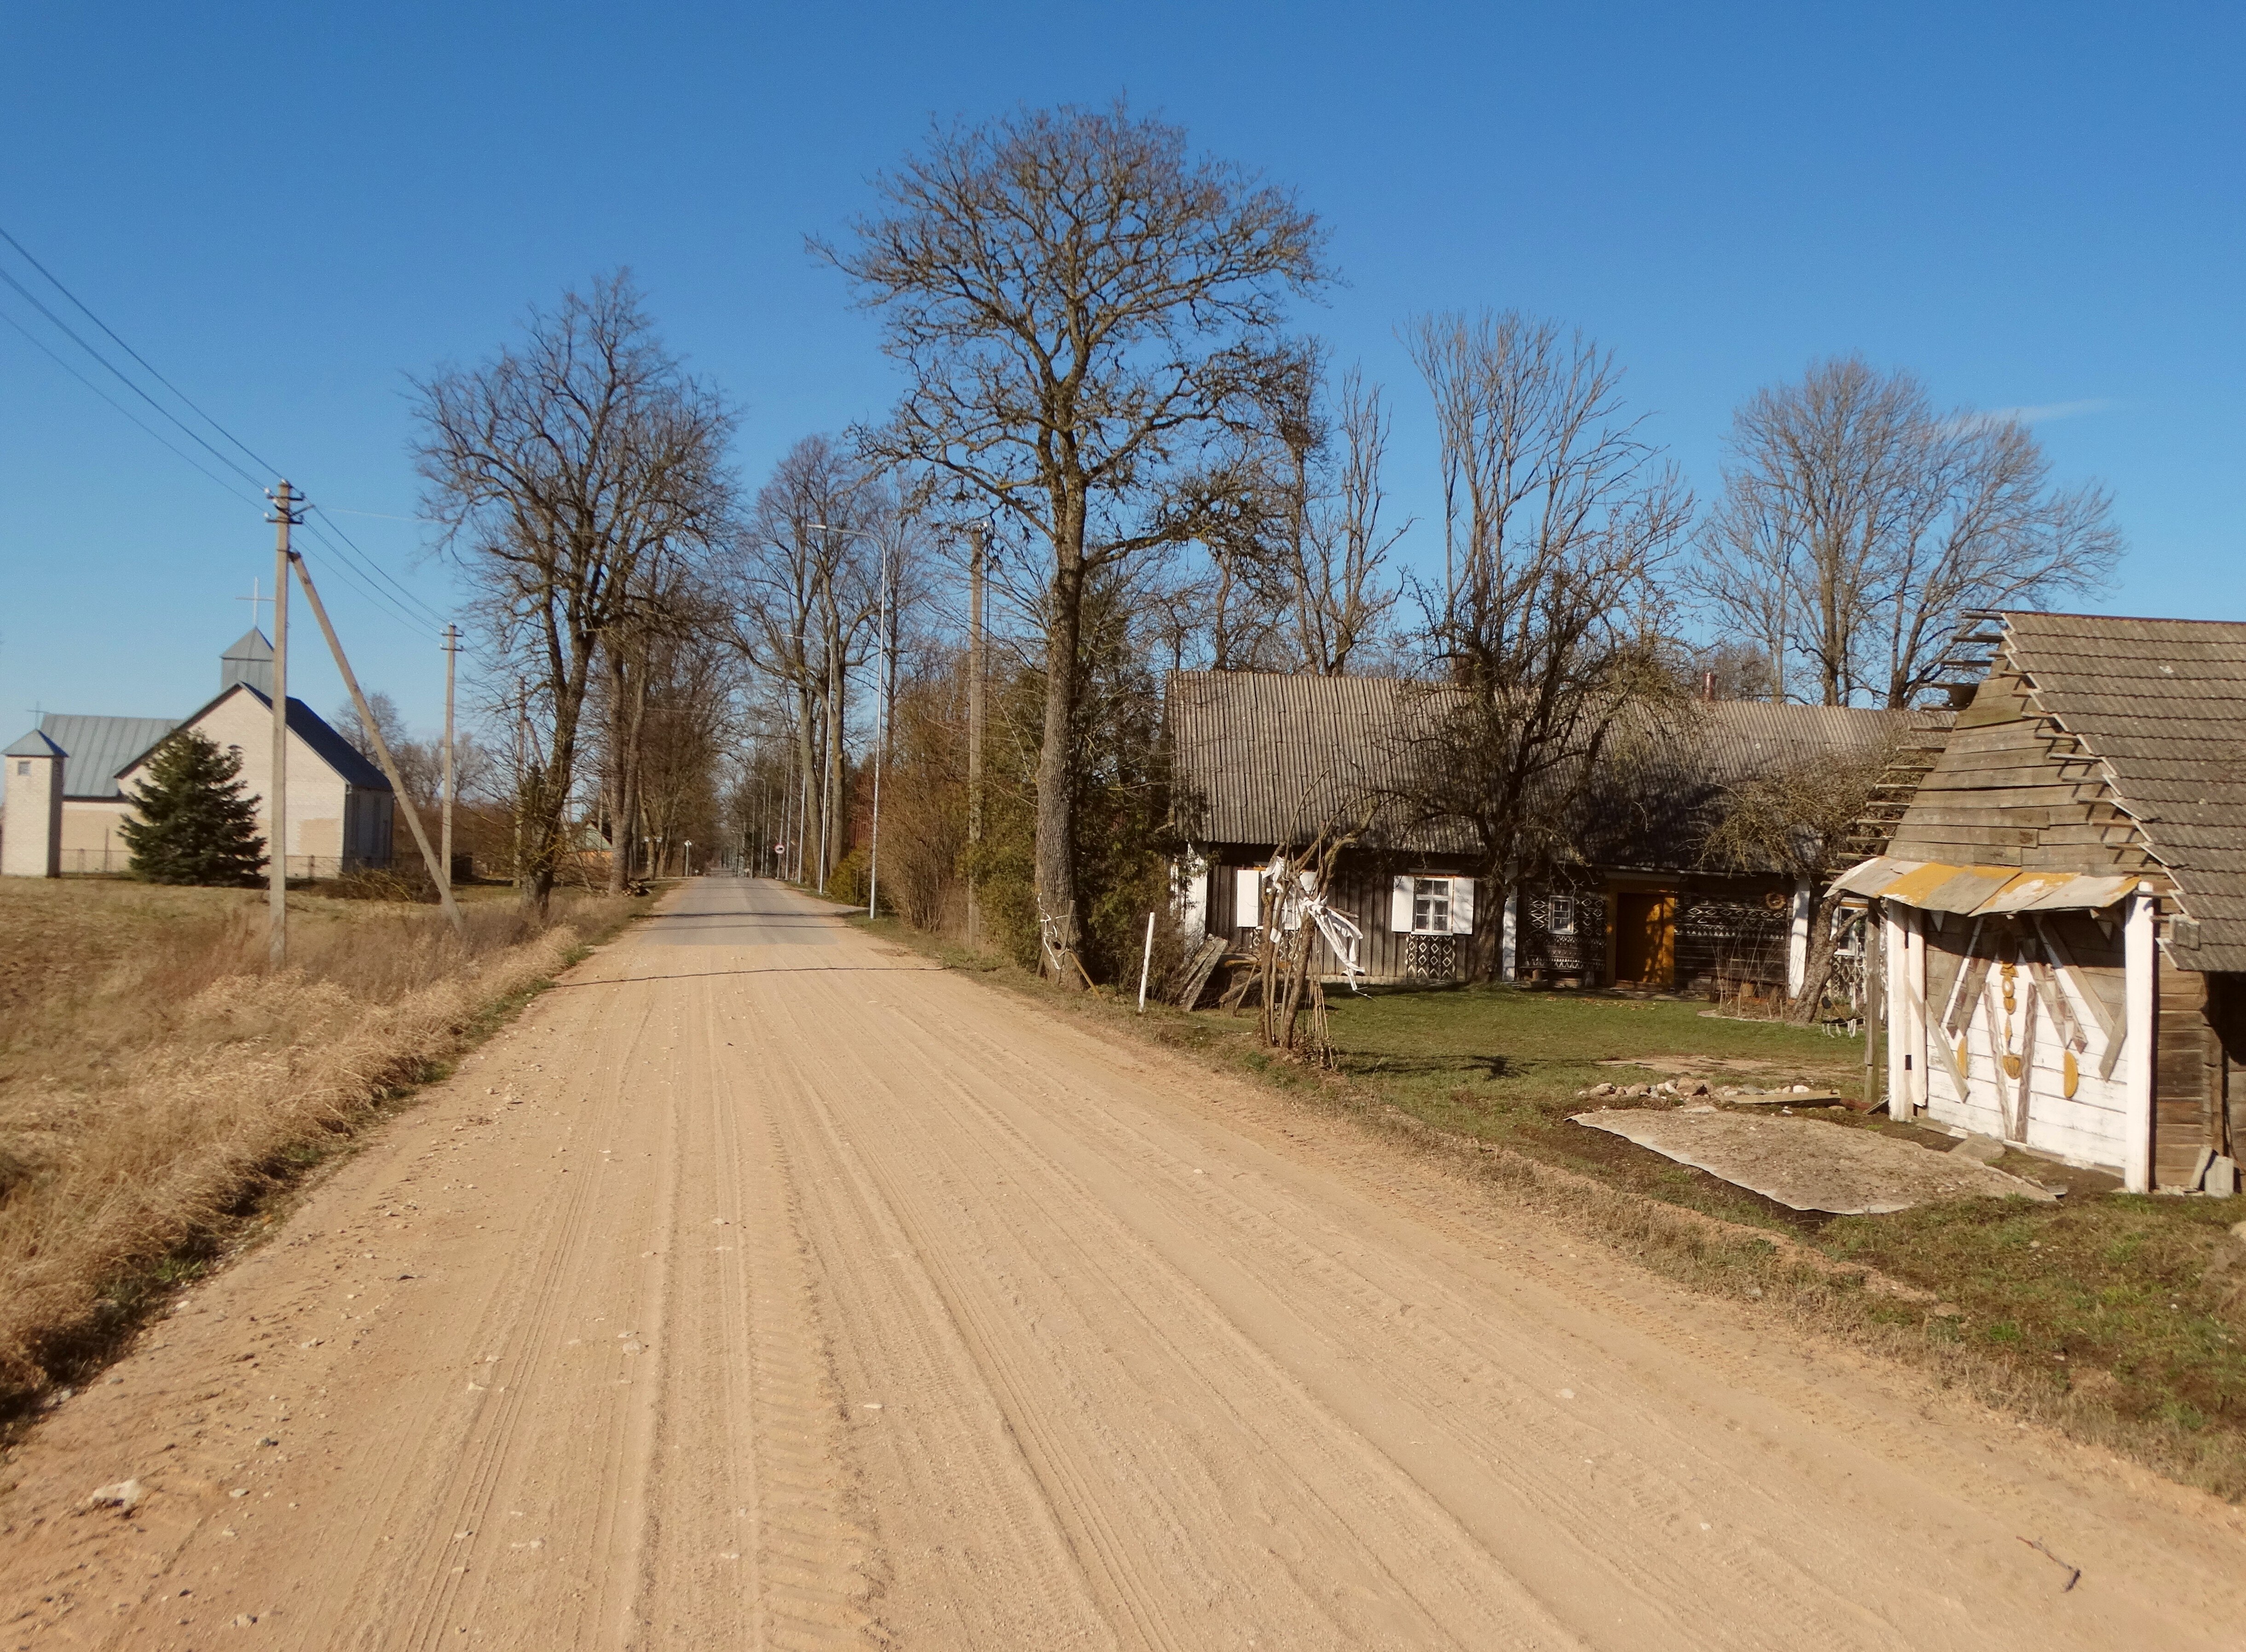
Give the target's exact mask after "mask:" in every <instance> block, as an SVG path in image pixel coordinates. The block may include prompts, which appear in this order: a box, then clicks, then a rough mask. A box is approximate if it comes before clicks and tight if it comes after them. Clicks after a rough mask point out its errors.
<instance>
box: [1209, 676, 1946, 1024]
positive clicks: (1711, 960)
mask: <svg viewBox="0 0 2246 1652" xmlns="http://www.w3.org/2000/svg"><path fill="white" fill-rule="evenodd" d="M1451 693H1453V690H1446V689H1444V688H1441V687H1439V686H1436V685H1432V684H1428V683H1414V682H1407V681H1404V680H1400V679H1396V678H1383V677H1326V676H1290V675H1283V674H1278V673H1272V672H1249V671H1242V672H1220V671H1180V672H1175V673H1173V674H1172V676H1171V677H1170V679H1169V682H1168V690H1167V736H1168V739H1169V743H1170V750H1171V765H1172V785H1173V794H1174V799H1175V801H1174V806H1173V813H1174V821H1173V824H1174V827H1175V829H1176V830H1177V832H1178V833H1179V834H1180V835H1181V837H1182V838H1184V839H1185V840H1187V842H1188V844H1189V845H1190V846H1191V847H1190V849H1189V851H1188V854H1187V855H1186V857H1185V858H1184V859H1183V860H1182V861H1181V864H1180V866H1179V867H1178V870H1177V877H1176V883H1177V888H1178V892H1179V902H1180V906H1181V912H1182V915H1183V918H1184V921H1185V926H1186V928H1187V929H1188V931H1189V932H1206V933H1208V934H1211V935H1223V936H1225V937H1227V938H1229V939H1235V940H1238V941H1240V942H1242V943H1243V944H1244V943H1245V942H1246V941H1247V940H1249V938H1251V937H1252V935H1253V934H1254V933H1255V928H1256V922H1257V917H1258V912H1259V901H1260V899H1261V894H1260V892H1261V889H1262V883H1263V877H1264V875H1265V869H1266V868H1267V867H1269V865H1270V864H1271V862H1272V860H1273V857H1274V856H1275V855H1277V854H1280V853H1283V852H1286V851H1289V850H1299V849H1300V848H1302V847H1303V846H1306V845H1307V844H1308V843H1309V842H1310V840H1311V839H1313V838H1314V837H1316V836H1317V833H1319V831H1320V830H1321V829H1322V828H1324V827H1326V826H1330V825H1331V824H1332V823H1334V822H1337V821H1344V820H1346V821H1352V822H1360V823H1362V825H1363V826H1364V827H1365V830H1364V831H1363V833H1362V835H1361V838H1360V840H1359V841H1358V843H1357V844H1356V845H1355V846H1352V847H1351V849H1350V850H1349V851H1348V852H1347V853H1345V854H1344V856H1343V858H1342V860H1341V861H1340V863H1339V864H1338V866H1337V868H1336V878H1335V883H1336V887H1334V889H1332V890H1331V892H1330V895H1331V905H1332V906H1333V907H1334V908H1336V909H1337V910H1339V911H1341V912H1343V913H1344V914H1346V915H1347V916H1348V917H1350V918H1351V920H1352V921H1354V923H1355V924H1356V925H1357V926H1358V928H1360V929H1361V930H1362V931H1363V932H1364V940H1363V942H1362V943H1361V946H1360V948H1359V959H1360V962H1361V963H1362V964H1363V966H1364V968H1365V972H1366V973H1367V975H1368V976H1370V978H1371V979H1372V980H1374V981H1376V982H1392V981H1405V980H1414V979H1422V980H1443V979H1448V978H1452V977H1454V976H1460V975H1462V974H1464V973H1466V972H1467V969H1466V965H1467V953H1466V948H1467V947H1468V946H1469V945H1471V944H1473V943H1474V937H1477V936H1480V938H1481V939H1482V941H1483V942H1485V943H1487V944H1490V945H1492V946H1494V962H1495V964H1496V972H1497V974H1498V975H1499V976H1500V977H1501V978H1502V979H1508V980H1523V981H1543V982H1553V983H1555V984H1562V985H1572V986H1586V987H1596V986H1604V985H1611V984H1616V983H1626V984H1635V985H1638V986H1643V987H1645V988H1649V989H1659V990H1673V991H1680V992H1701V993H1713V992H1714V991H1716V990H1718V989H1719V988H1720V989H1726V990H1731V991H1738V990H1739V989H1754V990H1763V991H1767V992H1771V993H1780V992H1784V991H1787V990H1790V989H1793V988H1796V987H1798V986H1799V984H1800V971H1801V967H1802V963H1803V961H1804V958H1805V955H1806V953H1807V939H1808V928H1807V926H1808V921H1809V914H1810V910H1811V904H1812V895H1813V893H1814V892H1813V891H1812V890H1811V889H1810V887H1809V886H1808V884H1807V881H1805V880H1800V879H1797V878H1795V877H1794V876H1793V875H1792V874H1790V873H1784V872H1780V871H1779V870H1776V869H1774V868H1770V867H1760V868H1758V867H1745V868H1740V867H1727V868H1719V867H1711V866H1709V865H1706V864H1705V863H1704V857H1703V853H1702V851H1703V848H1704V846H1705V842H1706V840H1707V834H1708V833H1709V831H1710V829H1711V828H1712V826H1713V825H1714V824H1715V822H1716V821H1717V820H1718V819H1720V817H1721V812H1722V809H1723V807H1724V800H1725V797H1726V796H1727V795H1728V794H1729V793H1730V792H1731V791H1732V788H1734V787H1736V786H1738V785H1741V784H1743V783H1745V782H1746V781H1748V780H1751V779H1753V778H1759V777H1760V776H1764V775H1767V774H1771V773H1773V772H1779V771H1781V770H1785V769H1787V768H1790V767H1793V766H1794V765H1801V764H1805V763H1807V762H1809V761H1811V760H1812V759H1814V758H1821V757H1827V756H1831V755H1833V754H1834V753H1861V752H1868V751H1873V750H1875V749H1878V748H1880V747H1882V745H1883V744H1885V743H1888V742H1889V741H1891V740H1892V739H1893V738H1895V734H1896V732H1897V731H1899V730H1908V729H1913V728H1917V729H1921V730H1923V731H1928V732H1930V733H1932V734H1934V735H1935V736H1936V738H1938V734H1939V730H1940V727H1941V726H1942V725H1943V724H1945V723H1946V722H1947V720H1948V719H1947V715H1946V714H1934V713H1912V712H1889V711H1879V710H1857V709H1852V708H1835V707H1826V706H1800V705H1769V704H1761V703H1759V702H1744V701H1716V702H1712V703H1702V702H1692V703H1690V704H1685V705H1684V706H1681V707H1678V708H1677V709H1676V711H1675V713H1674V717H1673V719H1672V720H1673V724H1674V726H1669V727H1664V729H1663V730H1662V731H1660V735H1659V738H1657V739H1652V740H1644V741H1638V742H1634V743H1632V742H1618V743H1617V749H1618V750H1623V749H1627V750H1628V751H1629V753H1630V754H1629V755H1627V756H1618V757H1616V758H1614V759H1613V760H1612V761H1610V763H1609V764H1608V765H1606V768H1607V772H1605V773H1603V774H1602V775H1601V776H1599V777H1598V778H1597V783H1596V785H1594V787H1593V788H1592V790H1593V793H1594V802H1593V803H1592V805H1591V806H1590V809H1589V818H1587V819H1584V820H1583V821H1582V822H1581V823H1580V828H1579V831H1578V833H1577V834H1576V835H1577V840H1578V841H1579V843H1580V844H1581V846H1582V852H1583V859H1582V862H1581V864H1579V865H1575V866H1572V867H1568V868H1566V869H1564V870H1562V871H1560V872H1557V873H1555V874H1551V875H1548V876H1547V877H1545V878H1543V879H1542V880H1537V881H1535V882H1533V883H1528V884H1525V885H1524V886H1523V887H1520V888H1518V889H1516V890H1514V892H1512V893H1511V894H1509V895H1504V896H1501V897H1500V898H1497V899H1493V894H1494V892H1493V890H1492V889H1491V888H1490V887H1489V885H1488V883H1487V880H1484V879H1482V878H1481V877H1480V874H1481V872H1482V869H1483V868H1482V866H1481V860H1482V857H1481V856H1480V853H1478V849H1477V845H1476V843H1475V841H1474V837H1473V835H1472V833H1471V832H1470V831H1469V830H1468V829H1467V827H1466V826H1465V825H1464V823H1462V822H1452V821H1442V820H1437V821H1433V822H1427V821H1412V822H1411V823H1410V824H1405V822H1404V817H1405V814H1406V813H1408V811H1406V810H1404V809H1402V808H1400V807H1399V806H1398V805H1397V804H1396V803H1395V802H1394V799H1396V798H1397V797H1399V795H1403V794H1406V793H1408V792H1410V790H1411V787H1410V781H1409V776H1408V775H1407V774H1406V773H1405V772H1403V771H1404V770H1405V769H1407V768H1408V767H1409V765H1411V764H1412V762H1413V761H1416V760H1422V759H1419V758H1414V757H1413V755H1412V753H1413V751H1415V750H1423V749H1424V747H1423V746H1415V744H1414V742H1413V741H1412V739H1411V738H1409V736H1408V731H1409V730H1410V729H1411V728H1412V726H1413V724H1414V721H1415V719H1419V720H1424V719H1426V717H1429V716H1431V715H1435V714H1439V711H1440V709H1441V707H1442V704H1443V703H1444V699H1445V697H1446V696H1447V695H1449V694H1451ZM1333 968H1334V969H1335V971H1336V972H1337V973H1338V970H1339V965H1338V963H1337V962H1335V963H1334V965H1333Z"/></svg>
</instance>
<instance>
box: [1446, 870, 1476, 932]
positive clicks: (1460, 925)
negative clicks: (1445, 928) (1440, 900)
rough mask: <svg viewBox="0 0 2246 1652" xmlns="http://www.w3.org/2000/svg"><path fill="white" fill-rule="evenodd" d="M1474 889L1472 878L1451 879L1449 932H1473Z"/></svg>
mask: <svg viewBox="0 0 2246 1652" xmlns="http://www.w3.org/2000/svg"><path fill="white" fill-rule="evenodd" d="M1451 933H1452V934H1453V935H1472V934H1473V933H1474V880H1473V879H1472V878H1453V879H1452V880H1451Z"/></svg>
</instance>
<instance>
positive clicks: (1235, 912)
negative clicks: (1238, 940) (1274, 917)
mask: <svg viewBox="0 0 2246 1652" xmlns="http://www.w3.org/2000/svg"><path fill="white" fill-rule="evenodd" d="M1262 922H1263V868H1262V867H1240V868H1239V869H1238V870H1236V871H1235V872H1234V873H1233V874H1232V927H1233V928H1235V929H1253V928H1256V926H1257V925H1258V924H1260V923H1262Z"/></svg>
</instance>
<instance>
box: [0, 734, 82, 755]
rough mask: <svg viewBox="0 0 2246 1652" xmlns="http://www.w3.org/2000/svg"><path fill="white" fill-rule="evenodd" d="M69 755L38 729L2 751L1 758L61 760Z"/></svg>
mask: <svg viewBox="0 0 2246 1652" xmlns="http://www.w3.org/2000/svg"><path fill="white" fill-rule="evenodd" d="M69 755H70V753H68V752H67V751H64V750H63V749H62V747H60V746H58V745H57V744H55V743H54V742H53V741H52V740H50V739H49V738H47V737H46V736H45V735H44V734H42V733H40V732H39V731H37V729H33V730H32V731H31V732H30V733H29V734H27V735H25V736H24V738H22V739H20V740H18V741H17V742H16V744H13V745H11V746H10V747H9V748H8V749H7V750H6V751H0V758H60V757H68V756H69Z"/></svg>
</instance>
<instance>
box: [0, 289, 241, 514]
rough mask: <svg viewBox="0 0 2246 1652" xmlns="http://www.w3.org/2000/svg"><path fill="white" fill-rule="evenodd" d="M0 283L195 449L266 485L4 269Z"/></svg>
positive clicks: (236, 472) (238, 474) (237, 474)
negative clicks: (96, 362) (106, 371)
mask: <svg viewBox="0 0 2246 1652" xmlns="http://www.w3.org/2000/svg"><path fill="white" fill-rule="evenodd" d="M0 281H4V282H7V283H8V284H9V285H10V287H13V288H14V289H16V290H17V292H18V293H20V294H22V295H23V297H24V302H25V303H28V304H30V305H31V308H32V309H36V310H37V311H38V312H39V314H41V315H42V316H45V317H46V318H47V319H48V320H49V321H50V322H51V323H53V324H54V326H55V329H56V330H58V332H60V333H61V334H62V335H63V337H65V338H67V339H69V340H70V341H71V343H73V344H76V345H77V346H78V348H79V349H80V350H84V351H85V353H86V354H87V355H89V356H91V357H93V358H94V360H96V361H98V362H99V363H100V364H102V365H103V366H104V367H106V368H107V369H108V370H109V371H111V372H112V373H114V374H115V375H116V376H117V379H118V382H119V384H123V385H124V386H125V388H126V389H127V390H129V391H132V392H133V394H134V395H135V396H138V397H139V398H140V399H141V400H142V401H144V402H146V403H147V404H148V405H149V406H151V407H153V408H154V409H155V410H156V411H157V412H158V413H160V414H161V415H162V416H163V417H164V418H167V419H169V420H171V421H172V423H173V425H175V426H177V427H178V429H179V432H180V434H181V435H183V436H185V437H186V438H187V439H188V440H189V441H191V442H193V443H194V445H196V446H198V447H200V448H201V449H202V450H203V452H206V453H208V454H209V455H210V456H211V457H212V458H213V459H216V460H217V461H218V462H219V463H220V464H221V465H223V466H226V467H227V469H228V470H230V471H232V472H234V473H235V475H236V476H239V477H241V478H242V480H243V481H245V482H248V484H249V485H250V486H252V487H262V486H265V484H264V483H262V481H260V480H259V479H257V478H256V477H255V476H254V475H252V474H251V473H250V472H248V471H246V470H244V469H242V466H240V465H238V464H236V463H235V460H234V459H232V458H231V457H230V456H229V455H228V454H225V453H221V452H219V451H218V449H217V448H215V447H213V446H212V445H210V443H209V442H208V441H206V440H205V439H204V438H203V437H202V435H201V432H197V431H196V430H194V429H193V428H192V427H191V426H190V425H188V424H187V420H185V419H183V418H180V416H179V415H178V414H177V413H175V412H174V411H172V410H171V409H170V408H168V407H167V406H165V405H164V404H163V403H161V402H160V401H158V400H157V399H156V398H154V397H153V396H151V395H150V394H149V393H148V392H147V391H145V390H143V389H141V387H140V385H139V384H136V383H135V382H134V381H133V377H132V375H131V374H129V373H127V372H126V371H125V370H124V369H123V368H122V367H119V365H118V364H116V363H115V362H113V361H112V360H110V359H109V357H106V356H105V355H103V354H102V353H101V352H100V351H99V350H96V349H95V348H94V347H93V346H92V345H91V344H89V343H86V342H85V340H84V339H83V338H80V337H78V334H77V333H75V332H73V331H72V330H71V325H70V323H68V322H66V321H65V320H64V319H63V318H62V317H61V316H58V315H56V314H55V312H54V311H53V310H51V309H48V308H47V307H46V306H45V305H44V304H43V303H40V302H39V296H38V295H37V293H35V292H33V291H32V290H31V289H30V288H28V287H26V286H25V285H24V283H23V282H20V281H17V279H16V278H15V277H14V276H13V275H10V274H9V273H8V272H7V271H6V270H4V269H0Z"/></svg>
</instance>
